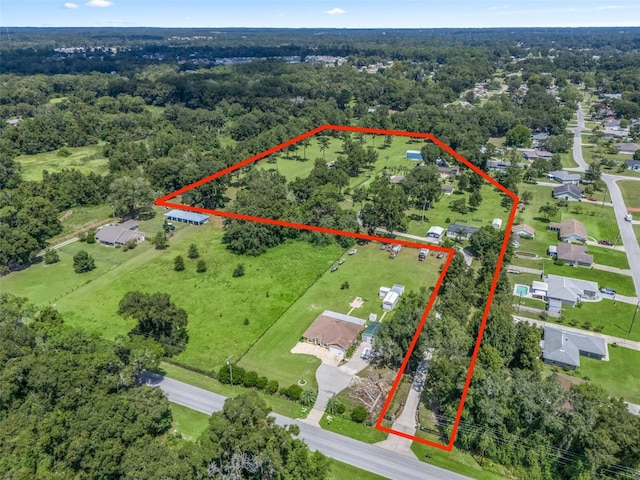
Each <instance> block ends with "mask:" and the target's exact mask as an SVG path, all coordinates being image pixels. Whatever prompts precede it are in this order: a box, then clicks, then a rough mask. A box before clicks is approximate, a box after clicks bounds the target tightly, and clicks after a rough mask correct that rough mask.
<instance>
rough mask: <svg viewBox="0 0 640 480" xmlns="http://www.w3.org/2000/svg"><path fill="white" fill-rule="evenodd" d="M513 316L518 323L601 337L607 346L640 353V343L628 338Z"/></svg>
mask: <svg viewBox="0 0 640 480" xmlns="http://www.w3.org/2000/svg"><path fill="white" fill-rule="evenodd" d="M512 316H513V320H514V321H516V322H528V323H533V324H535V325H538V326H539V327H553V328H561V329H562V330H566V331H567V332H573V333H578V334H580V335H585V334H588V335H592V336H594V337H600V338H602V339H604V341H605V342H607V344H612V343H615V344H617V345H618V346H619V347H624V348H629V349H631V350H637V351H640V342H634V341H633V340H627V339H626V338H620V337H614V336H612V335H605V334H603V333H596V332H587V331H586V330H582V329H580V328H574V327H567V326H565V325H558V324H557V323H553V322H545V321H543V320H535V319H533V318H527V317H519V316H517V315H512Z"/></svg>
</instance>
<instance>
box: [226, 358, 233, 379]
mask: <svg viewBox="0 0 640 480" xmlns="http://www.w3.org/2000/svg"><path fill="white" fill-rule="evenodd" d="M231 358H233V355H229V356H228V357H227V365H229V381H230V383H231V385H232V386H233V371H232V370H231V362H230V360H231Z"/></svg>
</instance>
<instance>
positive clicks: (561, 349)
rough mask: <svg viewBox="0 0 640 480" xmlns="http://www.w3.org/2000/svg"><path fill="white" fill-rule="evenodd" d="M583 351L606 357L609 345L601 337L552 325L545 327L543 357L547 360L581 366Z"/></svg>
mask: <svg viewBox="0 0 640 480" xmlns="http://www.w3.org/2000/svg"><path fill="white" fill-rule="evenodd" d="M581 353H582V354H591V355H597V356H599V357H604V356H605V355H606V354H607V346H606V344H605V341H604V339H602V338H600V337H595V336H593V335H581V334H579V333H574V332H567V331H565V330H559V329H557V328H552V327H545V328H544V349H543V353H542V357H543V358H544V359H545V360H552V361H555V362H560V363H564V364H566V365H571V366H574V367H579V366H580V354H581Z"/></svg>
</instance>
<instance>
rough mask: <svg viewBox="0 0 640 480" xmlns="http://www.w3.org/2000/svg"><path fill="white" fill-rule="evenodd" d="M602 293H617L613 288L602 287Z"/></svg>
mask: <svg viewBox="0 0 640 480" xmlns="http://www.w3.org/2000/svg"><path fill="white" fill-rule="evenodd" d="M600 293H604V294H605V295H615V294H616V291H615V290H614V289H613V288H601V289H600Z"/></svg>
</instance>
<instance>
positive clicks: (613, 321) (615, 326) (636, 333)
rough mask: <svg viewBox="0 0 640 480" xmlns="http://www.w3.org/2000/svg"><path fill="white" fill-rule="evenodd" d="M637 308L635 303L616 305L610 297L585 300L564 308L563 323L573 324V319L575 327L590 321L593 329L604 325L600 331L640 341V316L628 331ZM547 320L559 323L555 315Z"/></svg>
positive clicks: (617, 303)
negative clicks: (591, 300)
mask: <svg viewBox="0 0 640 480" xmlns="http://www.w3.org/2000/svg"><path fill="white" fill-rule="evenodd" d="M635 308H636V306H635V305H630V304H628V303H622V302H615V306H614V302H613V301H612V300H609V299H605V300H602V301H601V302H594V303H591V302H584V303H583V304H582V306H581V307H565V308H563V310H562V314H563V315H564V316H565V317H566V320H565V321H564V322H563V323H562V324H563V325H567V326H573V325H572V320H573V321H574V324H575V327H576V328H581V327H582V325H583V324H584V322H590V323H591V330H593V327H596V326H598V325H603V326H604V329H603V330H602V331H601V332H600V333H603V334H605V335H612V336H614V337H620V338H626V339H629V340H635V341H640V318H636V323H635V325H634V326H633V330H632V331H631V333H628V331H629V326H630V325H631V319H632V318H633V312H634V310H635ZM532 318H535V316H534V317H532ZM546 321H548V322H554V323H559V322H558V319H556V318H554V317H548V318H547V319H546ZM576 322H577V323H576Z"/></svg>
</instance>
